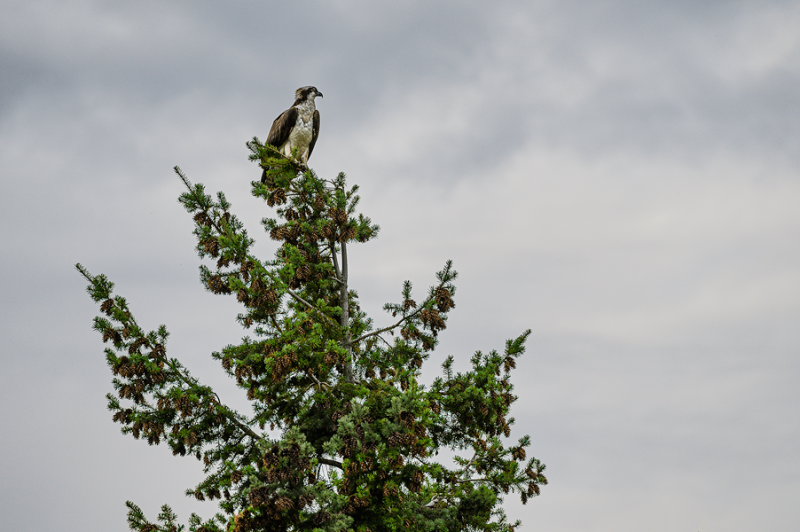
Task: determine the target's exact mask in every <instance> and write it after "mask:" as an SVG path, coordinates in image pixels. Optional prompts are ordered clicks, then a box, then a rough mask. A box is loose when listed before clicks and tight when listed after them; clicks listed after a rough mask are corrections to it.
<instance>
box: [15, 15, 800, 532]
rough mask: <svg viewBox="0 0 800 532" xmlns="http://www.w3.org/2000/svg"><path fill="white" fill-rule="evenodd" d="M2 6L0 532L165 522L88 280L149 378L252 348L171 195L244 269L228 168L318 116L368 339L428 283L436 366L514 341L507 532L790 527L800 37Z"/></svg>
mask: <svg viewBox="0 0 800 532" xmlns="http://www.w3.org/2000/svg"><path fill="white" fill-rule="evenodd" d="M274 4H275V5H270V4H269V3H267V2H254V1H241V2H231V3H229V4H222V3H214V2H191V3H189V2H163V1H161V2H149V1H142V2H126V3H122V2H116V3H109V2H91V1H83V2H81V1H51V2H48V1H41V0H40V1H26V2H22V1H19V2H18V1H9V0H4V1H2V2H0V7H2V13H3V16H2V17H0V72H2V75H0V172H2V180H0V198H2V199H1V200H0V201H2V205H3V208H2V209H0V217H2V219H0V222H2V227H3V229H4V231H3V233H4V237H3V242H4V246H3V250H4V251H3V259H4V260H3V261H2V276H0V278H2V281H1V282H0V305H1V306H0V309H1V310H0V312H1V313H2V314H1V315H0V346H1V347H2V370H1V371H0V415H1V416H2V417H1V419H2V430H0V446H1V448H2V454H0V478H2V479H3V481H2V482H0V529H2V530H9V531H10V530H14V531H20V532H34V531H37V532H38V531H41V530H51V529H58V530H76V531H77V530H91V531H95V530H96V531H112V530H113V531H123V530H126V529H127V526H126V523H125V508H124V501H125V500H128V499H131V500H133V501H135V502H137V503H138V504H140V505H141V506H142V507H143V508H144V509H145V511H146V513H147V514H148V515H149V516H150V517H151V518H152V517H155V515H156V514H157V512H158V508H159V506H160V505H161V504H163V503H165V502H166V503H169V504H171V505H172V506H173V508H174V509H175V510H176V511H178V513H179V516H180V517H181V518H182V520H183V522H185V521H186V519H187V518H188V515H189V513H190V512H192V511H197V512H199V513H200V514H201V515H203V516H209V515H211V514H212V513H213V512H214V511H215V510H216V508H215V507H214V506H213V503H204V504H201V503H197V502H192V501H191V500H189V499H188V498H186V497H185V496H184V495H183V491H184V489H185V488H187V487H191V486H194V484H195V483H196V482H198V481H199V480H200V479H201V470H200V466H199V463H198V462H196V461H195V460H194V459H189V458H184V459H181V458H174V457H172V456H171V453H170V452H169V449H168V448H167V447H164V446H160V447H148V446H147V445H145V444H144V443H143V442H141V441H135V440H133V439H132V438H130V437H123V436H122V435H121V434H120V433H119V425H116V424H114V423H112V422H111V419H110V417H111V416H110V414H109V413H108V411H106V409H105V399H104V394H105V393H107V392H108V391H110V390H111V385H110V372H109V371H108V369H107V368H106V367H105V364H104V358H103V354H102V344H101V341H100V338H99V336H98V335H97V334H96V333H94V332H93V331H91V321H92V318H93V316H94V315H95V314H96V313H97V309H96V307H95V305H94V304H93V303H92V302H91V300H90V299H89V297H88V296H87V295H86V293H85V292H84V287H85V284H86V283H85V282H84V281H83V279H82V278H81V277H80V276H79V275H78V273H77V272H76V271H75V270H74V269H73V265H74V264H75V263H76V262H82V263H83V264H84V265H85V266H86V267H87V268H88V269H89V270H90V271H91V272H93V273H101V272H102V273H105V274H107V275H108V276H109V277H110V278H111V279H112V280H113V281H114V282H115V283H116V286H117V291H118V293H119V294H120V295H124V296H126V297H127V298H128V300H129V302H130V304H131V305H132V308H133V309H134V312H135V314H136V316H137V318H138V320H139V322H140V323H141V324H142V325H144V326H145V327H147V328H155V327H156V326H157V325H158V324H160V323H165V324H167V326H168V327H169V329H170V331H171V333H172V336H171V339H170V344H169V346H168V348H169V350H170V354H171V355H172V356H177V357H179V358H181V359H182V360H183V361H184V362H185V363H186V364H187V365H188V366H189V367H190V368H191V369H192V370H193V372H194V373H195V374H196V375H197V376H199V377H201V378H202V379H204V380H206V381H208V382H210V383H213V384H214V385H215V386H216V388H217V389H218V390H219V392H220V393H221V395H222V396H223V399H225V400H227V401H229V402H230V403H232V404H234V405H237V406H238V407H240V408H246V406H247V405H246V401H244V400H243V399H242V394H240V393H239V392H238V390H237V389H236V388H235V387H234V386H232V385H231V384H230V383H229V382H227V381H226V380H224V377H222V373H221V370H220V369H219V368H218V367H217V365H216V363H214V362H213V361H211V360H210V358H209V356H208V355H209V353H210V352H211V351H213V350H217V349H219V348H221V347H223V346H224V345H226V344H227V343H231V342H236V341H237V340H238V339H239V338H240V337H241V336H242V335H243V334H244V333H243V332H242V330H241V329H240V328H239V326H238V325H237V324H236V323H235V321H234V318H235V315H236V313H237V311H238V307H237V304H236V302H235V301H234V300H233V299H232V298H227V299H226V298H221V297H219V296H213V295H211V294H209V293H207V292H204V291H203V288H202V286H201V285H200V284H199V283H198V273H197V265H198V259H197V257H196V255H195V253H194V251H193V247H194V240H193V237H192V236H191V228H192V222H191V219H190V217H189V216H187V214H186V213H185V211H183V210H182V208H181V207H180V205H179V204H178V203H177V202H176V198H177V196H178V194H179V193H180V192H181V186H182V185H181V183H180V181H179V179H178V178H177V177H176V176H175V175H174V174H173V172H172V170H171V168H172V167H173V166H174V165H179V166H181V168H182V169H183V170H184V171H185V172H186V173H187V174H188V176H189V178H190V179H191V180H192V181H195V182H202V183H205V184H206V185H207V187H208V189H209V190H210V191H212V192H213V191H216V190H224V191H225V192H226V194H227V195H228V198H229V199H230V200H231V201H232V202H233V206H234V207H233V208H234V210H235V211H236V212H237V213H238V214H239V215H240V216H241V218H242V219H243V220H244V221H245V223H246V224H247V225H248V226H249V229H250V233H251V235H253V236H255V237H256V239H257V241H258V243H257V249H258V250H259V251H260V253H261V255H262V257H264V258H267V257H270V256H271V255H272V251H273V249H274V244H273V243H272V242H271V241H269V239H268V238H267V237H266V235H264V234H263V233H262V232H261V231H260V228H259V225H258V221H259V220H260V219H261V218H262V217H263V216H265V215H267V214H268V211H267V210H266V209H267V207H266V206H265V205H264V204H263V203H261V202H260V201H258V200H256V199H254V198H252V197H251V196H249V189H250V185H249V182H250V181H251V180H254V179H256V178H257V177H258V173H259V172H258V169H257V168H256V166H255V165H254V164H253V163H250V162H248V161H247V152H246V149H245V146H244V143H245V141H247V140H248V139H249V138H251V137H252V136H253V135H258V136H259V137H260V138H262V139H263V138H265V137H266V134H267V132H268V130H269V126H270V124H271V123H272V120H273V119H274V118H275V116H277V114H278V113H280V112H281V111H283V110H284V109H285V108H286V107H288V105H290V103H291V101H292V95H293V91H294V89H296V88H297V87H299V86H302V85H308V84H313V85H316V86H317V87H318V88H319V89H320V90H321V91H322V92H323V93H324V94H325V97H324V99H322V100H318V108H319V109H320V112H321V114H322V127H321V136H320V140H319V142H318V144H317V147H316V148H315V151H314V156H313V157H312V160H311V163H312V166H313V167H314V168H315V169H316V170H317V172H318V173H319V174H320V175H321V176H323V177H332V176H334V175H335V174H336V173H337V172H339V171H345V172H346V173H347V174H348V176H349V179H350V181H351V183H358V184H359V185H360V186H361V187H362V188H361V196H362V204H361V207H362V210H363V212H365V213H366V214H367V215H369V216H371V217H372V218H373V220H374V221H376V222H377V223H379V224H380V225H381V226H382V231H381V234H380V237H379V238H378V239H377V240H376V241H374V242H372V243H370V244H367V245H364V246H362V247H357V248H355V249H354V250H353V251H352V255H353V256H352V259H351V260H352V266H351V269H352V274H351V275H352V280H353V284H354V286H355V288H356V289H357V290H358V291H359V293H360V295H361V298H362V301H363V306H364V308H365V309H366V310H367V311H368V312H370V313H371V314H372V315H373V316H374V317H375V318H376V321H377V323H378V324H382V323H385V322H386V317H385V316H383V315H382V313H381V312H380V307H381V306H382V304H383V303H384V302H386V301H390V300H396V299H397V298H398V294H399V289H400V286H401V283H402V281H403V280H404V279H410V280H411V281H412V282H414V283H415V286H417V287H418V290H420V291H421V290H424V289H426V287H427V286H428V285H429V284H431V283H433V281H434V272H435V271H436V270H437V269H439V268H440V267H441V266H442V264H443V263H444V261H445V260H446V259H453V260H454V261H455V266H456V269H457V270H458V271H459V272H460V282H459V283H458V287H459V289H458V293H457V297H456V304H457V308H456V309H455V310H454V311H453V313H452V316H451V320H450V322H449V326H448V329H447V331H445V333H443V336H442V340H443V341H442V343H441V346H440V349H439V350H437V352H436V353H435V354H434V355H433V356H432V358H431V361H430V363H429V365H428V366H427V368H428V373H427V375H429V376H430V378H433V376H434V375H435V374H436V371H437V367H438V364H439V363H440V362H441V361H442V360H443V358H444V357H445V356H446V355H448V354H453V355H455V356H456V358H457V360H459V361H460V363H461V364H464V365H465V364H466V362H467V360H468V358H469V356H470V355H471V354H472V353H473V352H474V351H475V350H478V349H480V350H490V349H493V348H501V347H502V346H503V343H504V341H505V339H506V338H510V337H513V336H516V335H517V334H519V333H521V332H522V331H524V330H525V329H527V328H531V329H532V330H533V333H532V335H531V337H530V340H529V348H528V353H527V355H526V356H525V357H524V358H523V359H522V361H521V364H520V365H519V368H518V370H517V372H516V376H515V382H516V384H517V393H518V394H519V396H520V399H519V401H518V402H517V403H516V411H515V416H516V418H517V423H516V425H515V433H516V434H517V435H521V434H525V433H527V434H530V435H531V436H532V442H533V443H532V447H531V449H530V452H531V454H533V455H534V456H536V457H538V458H540V459H541V460H542V461H543V462H545V463H546V464H547V465H548V477H549V479H550V481H551V483H550V485H549V486H547V487H545V489H543V490H542V496H541V497H539V498H536V499H533V500H531V501H530V502H529V503H528V505H526V506H524V507H523V506H521V505H520V504H519V503H518V502H516V499H515V498H514V497H509V499H508V501H507V504H506V507H507V510H508V513H509V514H510V516H511V517H513V518H520V519H522V520H523V523H524V528H523V530H541V531H552V532H583V531H587V530H591V531H598V532H606V531H608V532H610V531H615V532H618V531H643V530H647V531H664V532H666V531H692V532H694V531H703V532H705V531H726V532H731V531H752V530H770V531H789V530H796V526H797V523H798V522H800V505H798V504H797V501H798V499H800V452H799V451H798V449H800V421H799V419H800V418H799V417H798V406H799V403H798V402H799V401H800V386H798V379H799V378H800V357H798V351H799V350H800V246H798V238H800V125H799V124H800V5H798V3H797V2H789V1H787V2H769V1H765V0H760V1H758V2H755V1H751V2H744V1H725V2H721V1H719V2H717V1H706V2H701V3H698V2H684V1H674V0H673V1H669V2H667V1H653V2H635V1H624V0H610V1H607V2H588V1H570V0H567V1H559V2H552V1H529V2H513V1H505V2H503V1H500V2H495V3H493V4H492V5H491V6H490V4H489V3H486V2H463V1H460V2H456V1H453V2H444V1H438V2H422V1H413V0H405V1H404V2H402V3H393V4H388V3H385V4H384V3H381V4H380V5H379V4H378V3H377V2H361V1H355V0H354V1H347V0H341V1H333V2H304V1H298V2H293V3H291V4H289V3H281V4H278V3H277V2H276V3H274Z"/></svg>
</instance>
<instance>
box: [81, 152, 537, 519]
mask: <svg viewBox="0 0 800 532" xmlns="http://www.w3.org/2000/svg"><path fill="white" fill-rule="evenodd" d="M247 145H248V147H249V149H250V151H251V155H250V159H251V160H254V161H258V162H259V163H260V165H261V166H263V167H266V168H267V169H268V174H269V176H270V179H268V180H267V183H268V184H261V183H258V182H253V183H252V193H253V195H254V196H256V197H257V198H261V199H263V200H264V201H265V202H266V203H267V205H268V206H269V207H272V208H274V212H275V215H276V217H275V218H265V219H264V220H262V224H263V226H264V228H265V230H266V232H267V233H268V234H269V236H270V237H271V238H272V239H274V240H276V241H278V242H279V243H280V245H279V247H278V249H277V252H276V254H275V257H274V258H273V259H271V260H261V259H258V258H256V257H255V256H254V255H253V254H252V252H251V247H252V244H253V240H252V239H251V238H250V237H249V236H248V233H247V231H246V230H245V229H244V227H243V225H242V223H241V222H240V221H239V219H238V218H237V217H236V216H235V215H234V214H233V213H232V212H231V205H230V204H229V203H228V201H227V200H226V199H225V196H224V195H223V194H222V193H218V194H217V195H216V197H212V196H210V195H208V194H206V192H205V189H204V187H203V185H201V184H192V183H190V181H189V179H187V177H186V176H185V175H184V174H183V173H182V172H181V170H180V169H179V168H177V167H176V168H175V171H176V172H177V174H178V175H179V176H180V179H181V180H182V181H183V183H184V184H185V185H186V188H187V191H186V192H184V193H183V194H181V196H180V198H179V201H180V203H181V204H182V205H183V206H184V207H185V208H186V210H187V211H188V212H189V213H190V214H191V215H192V216H193V218H194V221H195V228H194V235H195V236H196V238H197V248H196V249H197V252H198V254H199V256H200V258H201V259H211V262H210V264H209V263H204V264H203V265H201V266H200V272H201V280H202V283H203V285H204V286H205V287H206V288H207V289H208V290H209V291H211V292H213V293H214V294H222V295H231V296H234V297H236V299H237V300H238V301H239V302H240V303H241V304H242V306H243V311H242V312H241V314H239V315H238V317H237V319H238V321H239V323H241V325H242V326H243V327H244V328H246V329H248V330H249V331H250V334H251V336H248V337H245V338H244V339H243V341H241V343H239V344H237V345H228V346H226V347H224V348H222V349H221V350H220V351H218V352H214V353H212V357H214V358H215V359H217V360H218V361H219V362H220V364H221V366H222V368H223V370H224V372H225V373H227V375H228V376H229V377H231V378H233V379H235V380H236V383H237V385H238V386H239V387H241V388H242V389H243V390H245V391H246V394H247V398H248V399H249V400H250V401H251V402H252V412H251V413H250V414H249V415H243V414H241V413H238V412H236V411H234V410H233V409H232V408H230V407H228V406H226V405H225V404H223V402H222V401H221V400H220V398H219V397H218V396H217V394H216V393H215V392H214V391H213V389H212V388H211V386H209V385H208V384H206V383H202V382H200V381H199V380H198V379H197V378H195V377H193V376H192V375H191V373H190V372H189V370H188V369H187V368H186V366H184V364H182V363H181V362H180V361H179V360H178V359H177V358H173V357H170V356H169V355H168V354H167V337H168V333H167V329H166V327H165V326H163V325H162V326H160V327H159V328H158V329H157V330H154V331H146V330H144V329H143V328H142V327H140V326H139V324H138V322H137V321H136V319H135V318H134V316H133V314H132V311H131V309H130V308H129V306H128V304H127V302H126V300H125V298H124V297H121V296H118V295H116V294H114V292H113V287H114V285H113V283H111V282H110V281H109V280H108V278H107V277H106V276H104V275H96V276H93V275H91V274H90V273H89V272H88V271H87V270H86V269H85V268H84V267H83V266H81V265H80V264H78V265H76V267H77V268H78V270H79V271H80V272H81V273H82V274H83V275H84V276H85V277H86V279H87V280H88V281H89V286H88V289H87V290H88V292H89V294H90V295H91V297H92V299H93V300H94V301H96V302H98V303H100V311H101V312H102V314H103V315H102V316H98V317H96V318H95V320H94V329H95V330H97V331H98V332H99V333H100V334H101V335H102V337H103V342H106V343H108V344H109V345H110V347H108V348H106V349H105V355H106V361H107V363H108V366H109V367H110V369H111V372H112V373H113V375H114V377H113V380H112V383H113V387H114V390H115V393H114V394H108V395H107V399H108V408H109V409H110V410H111V411H112V412H113V420H114V421H115V422H117V423H120V424H121V425H122V432H123V433H124V434H131V435H132V436H133V437H134V438H136V439H144V440H147V443H148V444H150V445H154V444H159V443H162V442H164V443H166V444H167V445H168V446H169V447H170V448H171V450H172V453H173V454H175V455H181V456H185V455H192V456H194V457H196V458H197V459H198V460H200V461H202V462H203V465H204V472H205V478H204V480H203V481H202V482H200V483H199V484H198V485H197V486H195V487H194V488H190V489H188V490H187V491H186V494H187V495H189V496H191V497H196V498H197V499H199V500H201V501H202V500H206V499H208V500H218V501H219V508H220V509H221V512H220V513H218V514H217V515H216V516H215V517H214V518H212V519H210V520H207V521H203V520H202V519H201V518H200V517H198V516H197V515H195V514H192V516H191V517H190V518H189V523H188V530H189V531H191V532H212V531H213V532H221V531H226V532H248V531H278V532H280V531H290V530H298V531H299V530H308V531H345V530H355V531H359V532H368V531H372V532H379V531H390V530H401V529H403V530H407V531H442V532H444V531H448V532H450V531H458V530H486V531H513V530H514V528H515V527H516V526H518V525H519V524H520V523H519V522H518V521H517V522H514V523H510V522H508V521H507V519H506V516H505V514H504V512H503V509H502V506H501V504H500V503H501V501H502V496H503V495H505V494H508V493H515V494H516V495H518V496H519V497H520V498H521V500H522V502H523V503H525V502H526V501H527V500H528V498H529V497H532V496H535V495H538V494H539V487H540V485H543V484H547V479H546V478H545V476H544V475H543V471H544V469H545V466H544V464H542V463H541V462H539V460H537V459H535V458H526V456H527V451H526V448H527V447H528V446H529V441H530V439H529V437H528V436H523V437H522V438H519V439H518V440H517V441H516V442H513V443H510V442H509V441H510V440H508V438H509V436H510V434H511V425H512V423H513V422H514V419H513V418H511V417H509V409H510V407H511V405H512V404H513V403H514V401H515V400H516V399H517V397H516V396H515V395H513V393H512V390H513V386H512V384H511V379H510V375H511V372H512V370H513V369H514V368H515V366H516V359H517V357H519V356H520V355H521V354H522V353H523V351H524V347H525V340H526V338H527V337H528V335H529V333H530V331H526V332H524V333H523V334H522V335H520V336H519V337H517V338H516V339H513V340H509V341H507V342H506V345H505V349H504V350H503V351H502V352H497V351H491V352H490V353H481V352H476V353H475V354H474V355H473V356H472V358H471V364H472V367H471V370H470V371H467V372H464V373H459V372H455V371H454V370H453V357H452V356H451V357H448V358H447V359H446V361H445V362H444V364H443V373H442V375H441V376H440V377H438V378H436V380H435V381H434V382H433V384H432V385H430V386H424V385H422V384H420V382H419V379H420V371H421V368H422V365H423V363H424V362H425V361H426V360H427V359H428V357H429V354H430V352H431V351H432V350H433V349H434V348H435V347H436V345H437V341H438V334H439V333H440V332H441V331H443V330H444V329H445V326H446V324H447V315H448V312H449V311H450V310H451V309H453V307H454V306H455V303H454V300H453V297H454V295H455V286H454V284H453V281H454V280H455V279H456V272H455V270H454V269H453V267H452V265H451V263H450V262H449V261H448V262H447V263H446V264H445V265H444V268H443V269H442V270H441V271H440V272H438V273H437V274H436V279H437V281H436V283H435V284H434V285H433V286H432V287H431V288H430V289H429V290H428V291H427V293H426V294H425V295H424V297H422V298H419V299H415V298H414V296H413V295H412V286H411V283H410V282H408V281H406V282H405V283H403V285H402V290H401V293H400V298H399V301H398V302H396V303H388V304H386V305H385V306H384V309H385V310H386V312H387V313H388V314H389V316H390V319H389V320H387V321H388V325H386V326H382V327H376V326H375V325H374V324H373V321H372V319H370V318H369V317H368V316H367V315H366V314H365V313H364V312H363V311H362V310H361V309H360V308H359V303H358V295H357V293H356V291H355V290H353V288H352V287H351V286H350V283H349V275H348V270H349V264H348V247H349V246H351V245H354V244H356V243H364V242H368V241H369V240H371V239H373V238H375V236H376V235H377V234H378V229H379V228H378V226H377V225H375V224H373V223H372V221H371V220H370V219H369V218H368V217H366V216H364V215H362V214H360V213H358V212H357V206H358V202H359V197H358V196H357V195H356V192H357V190H358V187H356V186H353V187H348V186H347V184H346V179H345V176H344V174H339V175H338V176H337V177H336V178H335V179H333V180H325V179H321V178H319V177H318V176H317V175H316V174H315V173H314V171H313V170H310V169H307V168H305V167H301V166H299V165H298V164H297V163H295V162H293V161H292V160H289V159H286V158H283V157H282V156H280V155H279V154H278V153H276V151H275V149H274V148H273V147H271V146H268V145H263V144H262V143H261V142H260V141H259V140H258V139H257V138H254V139H253V140H252V141H250V142H248V143H247ZM444 449H452V450H455V451H456V453H457V457H456V458H455V459H454V460H452V461H451V460H442V461H437V458H436V455H437V454H438V452H439V451H440V450H444ZM127 506H128V508H129V512H128V523H129V525H130V528H131V529H132V530H137V531H139V532H153V531H160V532H179V531H183V530H185V529H186V527H185V526H184V525H180V524H178V522H177V521H176V519H177V518H176V516H175V514H174V513H173V511H172V510H171V509H170V507H169V506H167V505H164V506H163V507H162V511H161V513H160V514H159V515H158V516H157V519H156V521H155V522H154V521H150V520H148V519H147V518H146V517H145V515H144V513H143V512H142V510H141V509H140V508H139V507H138V506H137V505H135V504H134V503H132V502H130V501H129V502H128V503H127Z"/></svg>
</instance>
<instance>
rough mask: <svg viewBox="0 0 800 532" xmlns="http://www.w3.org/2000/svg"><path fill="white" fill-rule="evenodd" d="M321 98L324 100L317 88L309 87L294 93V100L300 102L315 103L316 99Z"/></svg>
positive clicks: (301, 88)
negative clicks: (308, 101) (309, 101)
mask: <svg viewBox="0 0 800 532" xmlns="http://www.w3.org/2000/svg"><path fill="white" fill-rule="evenodd" d="M317 96H319V97H320V98H322V93H321V92H319V91H318V90H317V88H316V87H312V86H310V85H309V86H308V87H300V88H299V89H297V90H296V91H294V99H295V101H298V102H303V101H306V100H311V101H312V102H313V101H314V98H316V97H317Z"/></svg>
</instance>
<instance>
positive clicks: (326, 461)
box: [317, 457, 344, 470]
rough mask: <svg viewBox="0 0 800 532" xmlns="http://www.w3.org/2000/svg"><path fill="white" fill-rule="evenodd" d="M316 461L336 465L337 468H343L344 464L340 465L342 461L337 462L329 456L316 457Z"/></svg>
mask: <svg viewBox="0 0 800 532" xmlns="http://www.w3.org/2000/svg"><path fill="white" fill-rule="evenodd" d="M317 461H318V462H319V463H320V464H325V465H329V466H333V467H338V468H339V469H342V470H344V466H343V465H342V463H341V462H337V461H336V460H330V459H329V458H322V457H318V458H317Z"/></svg>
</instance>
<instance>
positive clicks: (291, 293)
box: [175, 166, 336, 325]
mask: <svg viewBox="0 0 800 532" xmlns="http://www.w3.org/2000/svg"><path fill="white" fill-rule="evenodd" d="M175 173H177V174H178V176H180V178H181V180H182V181H183V184H184V185H186V188H187V190H188V191H189V192H190V193H191V192H192V184H191V182H190V181H189V178H188V177H186V176H185V175H184V174H183V172H182V171H181V169H180V168H178V167H177V166H176V167H175ZM203 213H205V215H206V216H207V218H208V220H209V221H210V222H211V224H212V225H213V226H214V229H216V230H217V232H218V233H219V234H220V235H223V234H225V235H227V236H228V237H231V236H232V235H231V233H230V227H229V226H227V224H226V225H225V227H223V226H221V225H220V224H219V223H218V222H217V221H215V220H214V218H213V217H211V216H209V213H208V208H203ZM246 257H247V259H249V260H251V261H253V262H254V263H256V264H260V263H261V261H260V260H258V259H257V258H255V257H253V256H252V255H249V254H246ZM265 273H266V275H267V277H269V278H270V279H271V280H272V282H274V283H279V282H280V281H279V280H277V279H275V277H274V276H273V275H272V274H271V273H270V272H268V271H266V270H265ZM285 290H286V293H287V294H289V296H291V297H292V298H293V299H295V300H296V301H298V302H299V303H302V304H304V305H305V306H307V307H308V308H309V309H310V310H312V311H314V312H316V313H317V314H319V315H320V316H322V317H323V318H325V319H326V320H328V321H329V322H330V323H332V324H333V325H336V322H335V321H334V320H333V319H332V318H331V317H330V316H328V315H327V314H325V313H324V312H322V311H321V310H319V309H318V308H316V307H315V306H314V305H312V304H311V303H309V302H308V301H306V300H305V299H303V298H302V297H301V296H300V295H299V294H298V293H297V292H295V291H294V290H292V289H291V288H289V287H288V286H287V287H285Z"/></svg>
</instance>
